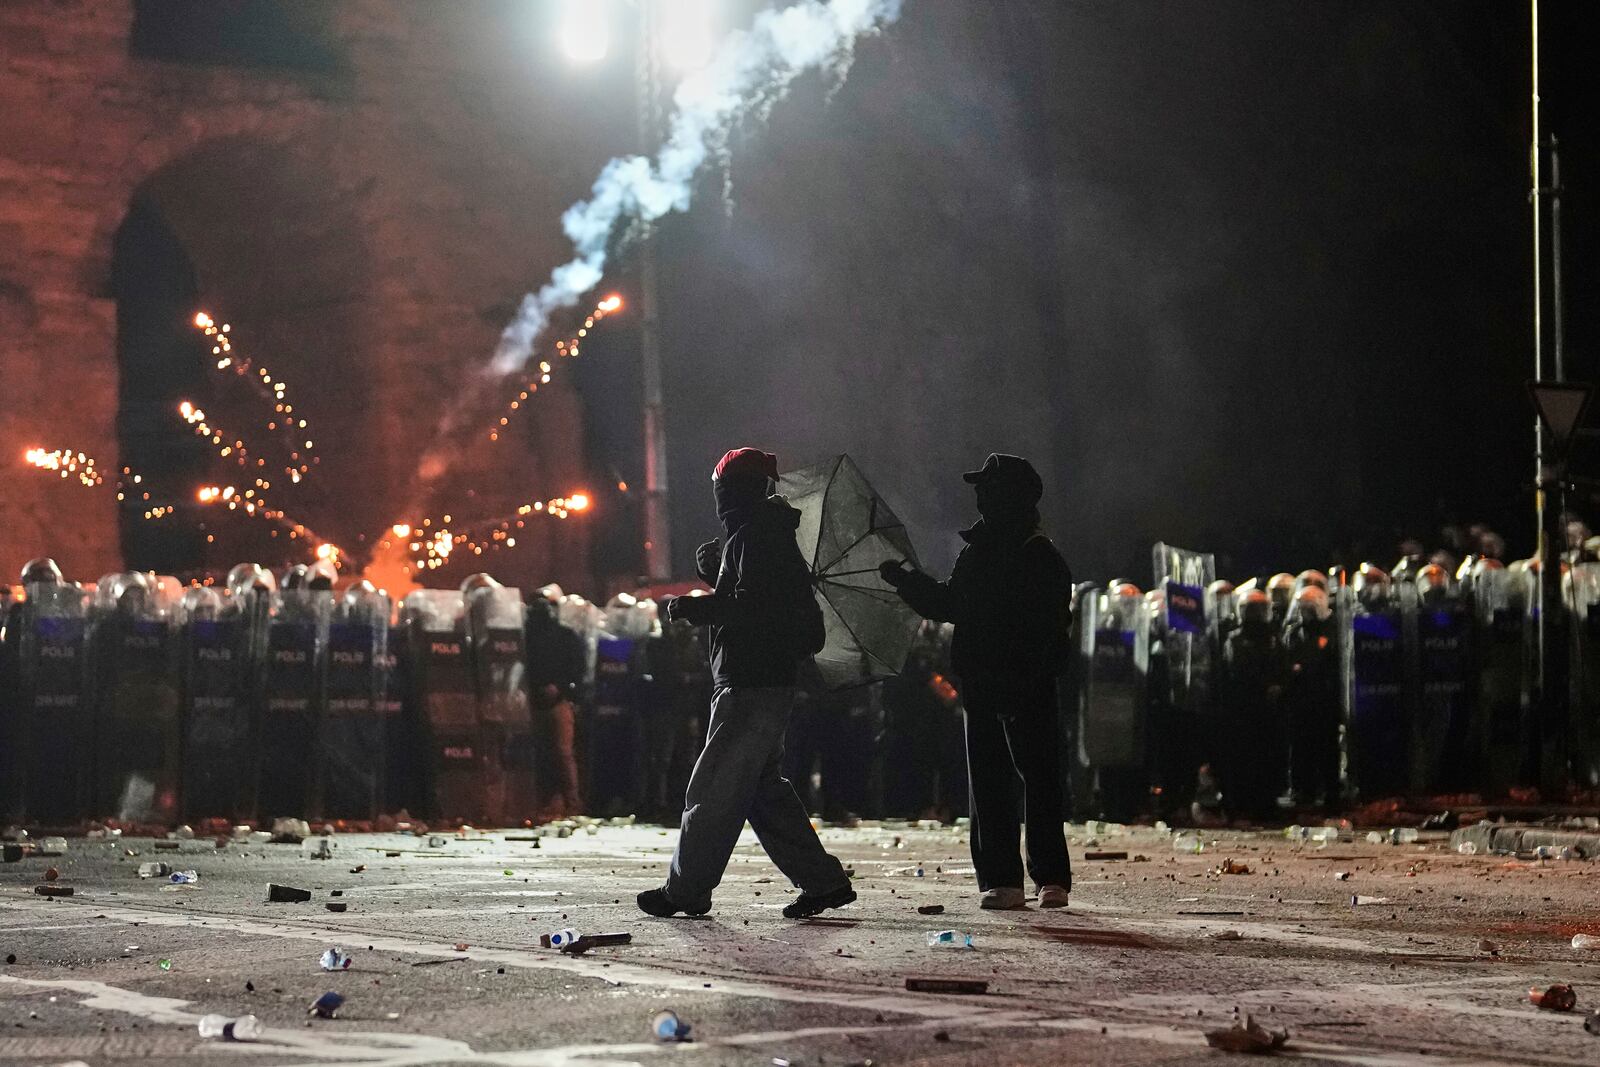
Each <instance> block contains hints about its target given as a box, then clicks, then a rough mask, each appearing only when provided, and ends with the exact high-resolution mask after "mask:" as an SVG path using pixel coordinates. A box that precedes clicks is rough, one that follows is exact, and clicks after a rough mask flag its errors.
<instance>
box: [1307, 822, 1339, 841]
mask: <svg viewBox="0 0 1600 1067" xmlns="http://www.w3.org/2000/svg"><path fill="white" fill-rule="evenodd" d="M1306 836H1307V837H1308V838H1309V839H1310V840H1312V841H1315V842H1316V843H1317V844H1319V845H1326V844H1327V843H1328V842H1330V841H1337V840H1339V831H1338V829H1337V828H1336V827H1332V826H1316V827H1312V829H1311V832H1310V833H1309V834H1307V835H1306Z"/></svg>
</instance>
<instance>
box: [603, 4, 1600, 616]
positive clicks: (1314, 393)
mask: <svg viewBox="0 0 1600 1067" xmlns="http://www.w3.org/2000/svg"><path fill="white" fill-rule="evenodd" d="M1582 11H1583V7H1582V5H1580V4H1576V3H1572V4H1556V3H1547V4H1546V5H1545V21H1546V24H1547V26H1548V28H1549V37H1548V42H1549V43H1548V44H1547V48H1546V56H1545V60H1546V63H1547V74H1546V87H1545V98H1546V105H1547V106H1546V115H1547V120H1549V121H1550V122H1552V123H1553V125H1554V128H1555V129H1556V131H1557V133H1558V134H1559V135H1560V136H1561V137H1562V140H1563V153H1562V166H1563V176H1564V178H1565V182H1566V185H1567V186H1568V188H1569V190H1570V192H1569V193H1568V195H1567V197H1566V198H1565V200H1564V201H1563V208H1564V211H1565V213H1566V218H1565V238H1566V241H1567V249H1566V251H1567V263H1566V267H1567V271H1566V281H1567V290H1568V298H1569V307H1570V311H1569V317H1568V333H1567V336H1568V347H1569V375H1570V376H1573V377H1582V376H1584V375H1586V374H1588V373H1589V372H1590V359H1589V353H1590V352H1591V351H1592V349H1593V343H1592V341H1593V335H1594V331H1595V327H1596V323H1595V313H1594V310H1593V308H1592V307H1591V306H1590V302H1589V301H1588V299H1587V295H1588V293H1590V292H1592V290H1593V286H1594V275H1595V261H1594V240H1593V234H1594V223H1593V216H1594V209H1595V205H1596V203H1600V200H1597V198H1596V196H1595V195H1594V192H1593V190H1594V189H1595V188H1596V183H1597V182H1600V174H1597V173H1596V171H1597V168H1596V162H1597V160H1596V152H1595V147H1596V146H1595V143H1594V138H1593V135H1592V133H1591V132H1590V131H1589V130H1588V129H1586V128H1584V127H1587V126H1589V125H1591V123H1589V122H1588V120H1587V117H1586V116H1583V115H1581V114H1579V113H1577V101H1578V100H1579V99H1581V97H1582V95H1583V94H1585V93H1587V92H1588V91H1591V90H1592V89H1593V88H1594V86H1590V85H1586V84H1585V82H1586V81H1592V80H1594V78H1593V75H1592V74H1591V71H1592V64H1591V63H1590V62H1589V57H1590V56H1591V55H1592V52H1593V49H1592V45H1593V44H1594V42H1595V36H1596V35H1595V33H1594V31H1593V29H1592V28H1591V27H1590V25H1589V22H1590V21H1591V20H1589V19H1586V18H1584V17H1583V14H1582ZM1528 42H1529V38H1528V28H1527V8H1526V5H1524V4H1519V3H1506V2H1503V3H1483V2H1453V3H1406V4H1395V3H1374V2H1347V0H1340V2H1314V3H1287V2H1283V3H1262V2H1255V0H1247V2H1227V3H1223V2H1210V3H1176V2H1166V3H1152V2H1147V0H1071V2H1066V0H1063V2H1050V0H994V2H990V3H981V4H979V3H964V2H958V0H907V2H906V9H905V13H904V15H903V16H902V18H901V20H900V22H899V23H898V24H896V25H895V26H893V27H891V28H890V29H889V31H888V32H887V34H886V35H885V36H884V37H883V38H882V39H879V40H875V41H869V42H867V43H866V44H865V45H864V46H863V47H862V48H861V49H860V53H859V56H858V59H857V62H856V64H855V67H854V69H853V70H852V71H851V73H850V75H849V78H848V80H847V81H846V82H845V83H844V85H843V86H842V87H841V88H839V89H838V91H837V92H836V93H835V94H834V95H832V97H831V99H830V98H828V90H829V88H830V87H829V86H828V85H825V84H824V83H822V82H821V81H820V80H811V81H807V82H803V83H801V84H800V85H798V86H797V87H796V89H795V91H794V93H793V94H792V96H791V97H790V98H789V99H788V100H786V101H785V102H783V103H781V104H780V105H779V106H778V108H777V109H776V110H775V111H774V113H773V115H772V117H771V120H770V122H769V123H767V124H766V125H764V126H757V127H751V128H749V129H745V130H742V131H740V132H739V133H738V134H737V136H736V137H735V139H734V149H733V154H732V165H731V173H730V177H731V189H732V199H731V203H730V204H724V203H723V202H722V199H721V196H720V191H721V185H722V176H721V175H720V174H715V175H708V176H707V179H706V181H705V182H704V183H703V184H702V188H701V196H700V198H699V200H698V202H697V206H696V208H695V210H694V211H693V212H692V213H691V214H690V215H689V216H687V217H683V218H678V219H674V220H672V221H671V222H670V223H669V224H668V225H666V226H664V227H663V228H662V230H661V231H660V236H659V249H660V256H661V261H662V268H663V269H662V275H663V279H664V281H663V287H662V310H661V314H662V320H663V331H664V347H665V359H666V361H667V394H668V395H667V400H668V420H669V421H668V434H669V451H670V457H671V474H672V478H673V481H674V486H673V488H674V491H675V494H676V495H675V499H674V504H673V507H674V520H675V534H676V538H677V545H676V549H677V555H678V556H679V557H680V558H681V559H683V560H685V561H686V560H687V558H688V553H689V552H690V551H691V550H692V546H693V544H694V543H695V542H696V541H698V540H700V539H702V538H703V537H707V536H711V535H712V534H713V533H715V527H714V519H713V517H712V515H711V510H710V494H709V491H708V488H709V487H708V486H707V484H706V483H707V479H708V477H709V470H710V467H711V465H712V464H713V463H714V462H715V460H716V458H717V456H718V455H720V454H721V452H722V451H723V450H724V449H726V448H728V447H731V446H733V445H736V444H757V445H761V446H763V447H766V448H770V449H772V450H774V451H777V452H778V453H779V455H780V459H781V460H783V461H784V463H785V465H786V466H788V465H799V464H801V463H805V462H811V461H815V460H818V459H821V458H824V457H826V456H828V455H831V454H833V453H837V452H839V451H849V452H850V453H852V454H853V455H854V456H855V457H856V458H857V460H858V462H860V464H861V465H862V467H863V468H864V469H865V471H866V472H867V474H868V476H869V477H871V478H872V479H873V480H874V481H875V482H876V483H877V484H878V486H879V488H880V489H882V490H883V491H884V492H885V495H887V496H888V497H889V498H890V500H891V501H892V502H893V503H894V504H895V505H896V506H897V507H898V508H899V509H900V511H901V513H902V515H903V516H904V517H905V518H906V519H907V520H908V522H910V523H911V524H912V526H913V534H914V536H915V537H916V539H917V541H918V544H919V545H920V546H921V547H922V549H923V553H924V555H925V557H926V558H927V560H928V561H929V562H930V563H931V564H933V565H935V566H938V567H943V566H946V565H948V563H949V562H950V561H951V559H952V558H953V555H954V551H955V548H956V547H957V544H958V542H957V541H956V539H955V536H954V531H955V529H956V528H957V527H959V526H961V525H965V524H966V522H968V521H970V518H971V517H972V516H971V507H970V491H969V490H968V488H967V487H966V486H964V485H963V484H962V483H961V482H960V479H959V472H960V471H961V470H963V469H966V468H967V467H969V466H972V465H975V464H977V463H978V462H980V461H981V460H982V458H983V456H984V455H985V454H986V453H987V452H989V451H991V450H999V451H1015V452H1021V453H1023V454H1026V455H1029V456H1030V457H1032V458H1033V459H1034V460H1035V462H1036V463H1037V464H1038V465H1039V467H1040V469H1041V472H1042V473H1043V474H1044V476H1045V479H1046V484H1047V494H1046V498H1045V501H1044V511H1045V515H1046V518H1047V522H1048V524H1049V526H1050V529H1051V531H1052V533H1054V534H1055V536H1056V537H1057V540H1058V541H1059V542H1061V543H1062V544H1063V546H1064V548H1065V550H1066V552H1067V555H1068V558H1069V560H1070V561H1071V562H1072V563H1073V565H1074V567H1075V569H1076V570H1077V571H1078V572H1079V573H1080V575H1081V576H1083V577H1090V578H1099V579H1106V578H1109V577H1111V576H1112V575H1113V574H1114V573H1116V574H1123V575H1126V576H1128V577H1131V578H1133V579H1134V580H1135V581H1138V582H1140V584H1144V583H1146V582H1148V580H1149V563H1148V553H1149V546H1150V544H1151V543H1152V542H1153V541H1155V540H1157V539H1166V540H1169V541H1173V542H1176V543H1180V544H1184V545H1186V546H1190V547H1195V548H1202V549H1210V550H1212V551H1215V552H1217V553H1218V554H1219V557H1220V559H1219V563H1220V565H1221V569H1222V570H1223V571H1224V573H1227V574H1229V575H1230V576H1233V577H1241V578H1242V577H1244V576H1246V575H1247V574H1249V573H1253V572H1256V571H1259V570H1276V569H1299V568H1302V567H1306V566H1323V565H1326V564H1328V563H1329V562H1332V561H1334V560H1335V558H1342V559H1343V560H1344V561H1345V562H1355V561H1357V560H1358V559H1359V558H1363V557H1364V556H1366V555H1370V556H1372V557H1373V558H1375V559H1377V560H1379V561H1380V562H1382V563H1384V564H1385V565H1387V564H1388V563H1390V562H1392V560H1393V557H1394V554H1395V553H1394V548H1393V546H1394V544H1395V542H1396V541H1397V540H1398V537H1399V535H1400V534H1401V533H1402V532H1408V533H1411V532H1414V533H1416V534H1418V535H1420V536H1423V537H1424V538H1425V539H1431V537H1432V533H1433V531H1435V530H1437V529H1438V527H1439V526H1440V525H1441V524H1442V523H1443V522H1445V521H1447V520H1453V521H1474V520H1487V521H1488V522H1490V523H1491V524H1492V525H1494V526H1495V527H1496V528H1498V529H1500V530H1501V531H1502V532H1503V533H1504V534H1505V535H1506V536H1507V537H1508V538H1509V539H1510V540H1511V543H1512V548H1513V551H1517V552H1519V553H1525V552H1526V551H1528V550H1529V548H1531V541H1532V529H1531V527H1532V519H1531V500H1530V498H1529V494H1528V493H1527V492H1526V491H1525V489H1524V483H1526V482H1527V481H1528V480H1529V477H1530V475H1531V465H1532V460H1531V455H1530V444H1531V438H1532V417H1531V412H1530V409H1529V408H1528V406H1527V401H1526V399H1525V396H1524V393H1523V389H1522V383H1523V381H1524V380H1525V379H1526V378H1528V377H1530V376H1531V366H1532V347H1531V345H1532V342H1531V326H1530V319H1531V296H1530V290H1531V281H1530V266H1529V264H1530V262H1531V253H1530V251H1529V243H1530V240H1531V223H1530V221H1529V211H1528V207H1527V200H1526V197H1527V178H1526V174H1527V170H1526V168H1527V141H1528V131H1529V125H1528V118H1527V109H1528V100H1527V98H1528V87H1529V81H1528V73H1527V55H1528ZM619 62H620V61H619ZM603 73H604V72H601V73H599V74H596V75H594V76H596V77H600V76H603ZM616 74H617V71H615V70H614V71H612V72H611V76H615V75H616ZM1566 114H1570V115H1571V117H1570V118H1564V117H1563V116H1564V115H1566ZM611 117H612V118H613V119H614V118H615V114H614V112H612V113H611ZM617 133H618V143H617V146H616V150H617V151H618V152H622V151H627V150H629V149H630V148H631V144H630V143H629V141H628V138H627V133H626V131H625V130H623V129H620V128H618V131H617ZM624 282H625V284H624V289H625V291H626V280H624ZM608 330H610V332H609V333H606V334H604V335H601V336H597V337H596V338H595V341H594V343H592V344H591V346H590V347H589V348H588V349H587V350H586V354H585V357H584V360H583V361H581V369H580V371H579V380H580V383H581V385H582V388H583V390H584V393H585V396H586V399H587V400H588V403H589V407H590V413H591V422H592V428H591V434H590V437H591V440H590V443H589V447H590V452H591V456H592V459H593V461H594V462H595V464H596V467H597V469H599V470H602V471H603V470H604V469H605V467H606V466H607V465H614V466H615V467H616V468H617V469H618V470H619V472H620V473H621V474H622V475H623V476H624V477H626V478H627V479H628V481H629V482H631V483H634V484H639V483H641V482H642V470H641V466H642V464H641V461H640V458H639V457H640V448H639V443H638V431H637V425H636V421H637V415H636V412H637V406H636V405H637V399H638V397H637V390H636V387H632V386H630V385H629V383H630V382H633V381H635V380H636V375H637V364H636V360H637V354H636V350H635V344H636V338H635V337H634V336H633V335H632V333H631V332H630V331H627V330H624V329H621V328H616V329H612V328H610V327H608ZM1593 458H1594V459H1596V460H1600V457H1593Z"/></svg>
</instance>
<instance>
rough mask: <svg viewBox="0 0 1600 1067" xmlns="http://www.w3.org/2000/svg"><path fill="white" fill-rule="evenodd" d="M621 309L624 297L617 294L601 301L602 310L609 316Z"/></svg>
mask: <svg viewBox="0 0 1600 1067" xmlns="http://www.w3.org/2000/svg"><path fill="white" fill-rule="evenodd" d="M621 307H622V297H620V296H618V295H617V294H616V293H612V294H611V295H610V296H608V297H606V298H605V299H604V300H602V301H600V310H601V311H604V312H606V313H607V314H610V313H611V312H613V311H617V310H619V309H621Z"/></svg>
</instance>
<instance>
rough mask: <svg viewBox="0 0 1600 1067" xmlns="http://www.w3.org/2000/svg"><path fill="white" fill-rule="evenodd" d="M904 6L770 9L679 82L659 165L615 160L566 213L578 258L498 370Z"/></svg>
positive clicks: (510, 328) (836, 2) (525, 322)
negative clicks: (735, 140)
mask: <svg viewBox="0 0 1600 1067" xmlns="http://www.w3.org/2000/svg"><path fill="white" fill-rule="evenodd" d="M900 6H901V0H828V2H823V0H801V2H800V3H797V4H793V5H791V6H789V7H786V8H783V9H781V10H768V11H763V12H761V13H760V14H759V15H757V16H756V19H755V22H754V23H753V24H752V25H751V27H750V29H749V30H746V31H738V32H735V33H732V34H729V35H728V37H727V39H726V40H725V41H724V42H723V44H722V46H721V47H719V48H718V49H717V51H716V54H715V55H714V56H713V57H712V59H711V62H710V63H709V64H708V65H707V66H706V67H704V68H703V69H701V70H700V71H698V72H696V73H694V74H691V75H689V76H688V77H686V78H685V79H684V80H683V81H682V82H681V83H680V84H679V86H678V90H677V92H676V93H675V94H674V96H673V106H674V113H673V116H672V122H671V127H670V132H669V134H668V136H667V140H666V143H665V144H663V145H662V146H661V150H660V151H659V152H657V153H656V157H655V159H654V160H650V159H646V158H645V157H643V156H624V157H621V158H618V159H613V160H612V161H611V162H609V163H607V164H606V165H605V167H604V169H602V170H601V171H600V176H599V177H598V178H597V179H595V183H594V187H593V189H592V190H591V192H590V196H589V199H587V200H584V201H582V202H580V203H577V204H574V205H573V206H572V207H570V208H568V209H567V212H566V214H564V215H563V216H562V217H561V226H562V229H563V230H564V231H565V233H566V235H567V237H568V238H569V239H570V240H571V241H572V245H573V249H574V251H575V252H576V255H574V256H573V258H572V259H571V260H569V261H568V262H566V263H563V264H562V265H561V266H559V267H557V268H556V269H555V270H554V271H552V272H551V274H550V280H549V281H548V282H546V283H545V284H544V286H543V287H541V288H540V289H539V290H538V292H535V293H529V294H528V295H527V296H525V297H524V298H523V300H522V304H521V306H520V307H519V308H518V309H517V314H516V317H515V318H513V319H512V320H511V322H510V324H509V325H507V326H506V328H505V332H504V333H503V334H502V335H501V338H500V345H499V348H498V349H497V350H496V352H495V356H494V363H493V367H494V369H495V370H496V371H498V372H499V373H501V374H509V373H511V372H513V371H517V370H520V369H521V368H522V367H523V366H524V365H525V364H526V363H527V362H528V359H529V357H530V356H531V354H532V352H533V346H534V343H535V342H536V341H537V340H538V338H539V335H540V334H541V333H542V332H543V331H544V329H545V326H546V325H547V324H548V323H549V321H550V314H551V312H553V311H556V310H559V309H561V308H568V307H572V306H573V305H574V304H576V303H577V302H578V298H579V297H581V296H582V295H583V294H584V293H586V292H588V291H589V290H590V289H592V288H594V287H595V286H596V285H599V284H600V280H601V278H602V277H603V276H604V274H605V267H606V258H607V245H608V243H609V242H610V240H611V236H612V234H613V232H615V230H616V228H617V225H618V223H619V222H622V221H623V220H636V221H638V222H640V223H643V224H645V225H648V224H649V223H652V222H654V221H656V220H657V219H660V218H661V217H662V216H664V215H667V214H670V213H672V212H675V211H685V210H687V209H688V207H689V203H690V200H691V199H692V197H693V183H694V177H695V175H696V174H697V173H698V172H699V170H700V167H701V166H702V165H703V164H704V163H705V161H706V159H707V158H708V156H710V155H711V154H712V153H713V152H717V151H720V150H722V149H723V147H724V146H725V145H726V142H727V136H728V133H729V131H730V130H731V129H732V128H733V126H734V124H735V123H737V122H738V121H739V120H740V119H742V118H745V117H747V116H751V115H761V114H764V113H765V111H766V109H768V108H770V107H771V106H772V104H773V103H774V102H775V101H776V100H778V99H779V98H781V97H782V96H783V94H784V93H785V92H787V91H788V89H789V87H790V86H791V85H792V84H793V82H794V80H795V79H796V78H797V77H799V76H800V75H801V74H803V73H805V72H806V71H808V70H816V69H823V68H826V67H834V68H837V69H840V70H843V69H844V68H846V67H847V66H848V64H849V61H850V59H851V54H852V51H853V48H854V45H855V41H856V39H857V38H859V37H861V36H862V35H864V34H868V33H873V32H876V31H877V30H880V29H881V28H882V27H884V26H885V25H887V24H888V23H890V22H893V21H894V20H895V19H896V18H897V17H898V16H899V14H900Z"/></svg>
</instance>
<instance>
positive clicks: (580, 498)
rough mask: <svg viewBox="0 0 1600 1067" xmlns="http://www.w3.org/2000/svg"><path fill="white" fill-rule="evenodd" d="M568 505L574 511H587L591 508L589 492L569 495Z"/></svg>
mask: <svg viewBox="0 0 1600 1067" xmlns="http://www.w3.org/2000/svg"><path fill="white" fill-rule="evenodd" d="M567 507H568V509H569V510H572V511H587V510H589V494H587V493H573V494H572V495H571V496H569V497H568V498H567Z"/></svg>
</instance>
